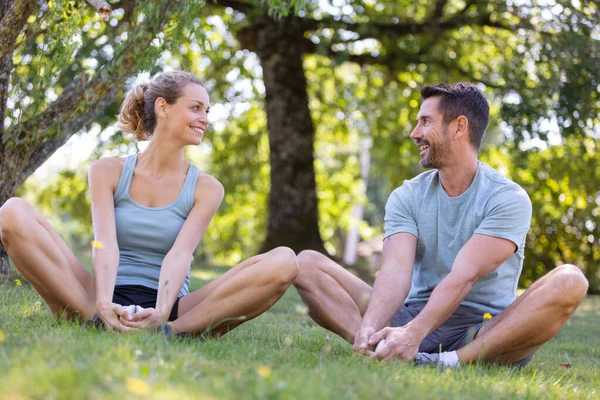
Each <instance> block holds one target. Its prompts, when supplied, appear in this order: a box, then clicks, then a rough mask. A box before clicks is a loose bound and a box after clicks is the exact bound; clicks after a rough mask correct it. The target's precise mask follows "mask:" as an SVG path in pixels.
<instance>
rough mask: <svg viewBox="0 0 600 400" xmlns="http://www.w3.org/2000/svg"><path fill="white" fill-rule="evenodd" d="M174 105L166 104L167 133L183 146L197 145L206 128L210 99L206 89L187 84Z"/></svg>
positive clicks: (194, 84)
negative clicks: (183, 144)
mask: <svg viewBox="0 0 600 400" xmlns="http://www.w3.org/2000/svg"><path fill="white" fill-rule="evenodd" d="M181 93H182V94H181V96H180V97H179V98H178V99H177V101H176V102H175V104H167V105H166V108H165V119H166V121H165V122H167V123H168V125H167V126H168V131H169V132H170V134H171V135H173V136H174V137H176V138H179V139H182V140H183V142H185V144H194V145H198V144H200V142H201V141H202V138H203V137H204V132H205V131H206V129H207V128H208V112H209V110H210V99H209V98H208V93H207V92H206V89H204V88H203V87H202V86H200V85H198V84H196V83H188V84H187V85H185V86H184V87H183V89H182V90H181Z"/></svg>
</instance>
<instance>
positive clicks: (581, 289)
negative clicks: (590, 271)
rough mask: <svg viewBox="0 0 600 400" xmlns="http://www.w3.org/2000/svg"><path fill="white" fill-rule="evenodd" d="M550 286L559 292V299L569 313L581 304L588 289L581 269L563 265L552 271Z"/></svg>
mask: <svg viewBox="0 0 600 400" xmlns="http://www.w3.org/2000/svg"><path fill="white" fill-rule="evenodd" d="M552 275H553V280H552V286H553V287H555V288H557V289H559V290H560V297H561V298H562V299H563V300H564V301H565V303H566V305H567V306H569V308H571V309H572V310H571V312H572V311H575V308H577V306H578V305H579V303H581V301H582V300H583V298H584V297H585V295H586V294H587V290H588V287H589V283H588V280H587V279H586V278H585V275H583V272H582V271H581V269H579V268H578V267H577V266H575V265H572V264H564V265H561V266H560V267H557V268H555V269H554V270H553V271H552Z"/></svg>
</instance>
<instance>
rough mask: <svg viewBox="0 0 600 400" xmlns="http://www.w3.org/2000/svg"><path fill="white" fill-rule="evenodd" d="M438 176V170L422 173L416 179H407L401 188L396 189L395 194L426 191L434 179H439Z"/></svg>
mask: <svg viewBox="0 0 600 400" xmlns="http://www.w3.org/2000/svg"><path fill="white" fill-rule="evenodd" d="M437 176H438V174H437V169H432V170H430V171H425V172H422V173H420V174H419V175H417V176H415V177H414V178H411V179H406V180H405V181H404V182H402V185H401V186H399V187H397V188H396V189H394V192H404V191H406V192H419V191H424V190H425V189H426V188H427V187H428V186H429V184H430V183H431V182H432V181H433V180H434V179H437Z"/></svg>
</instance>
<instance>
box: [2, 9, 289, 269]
mask: <svg viewBox="0 0 600 400" xmlns="http://www.w3.org/2000/svg"><path fill="white" fill-rule="evenodd" d="M88 2H89V3H90V5H93V6H94V7H93V8H94V9H92V8H91V7H88V6H87V5H85V4H83V3H81V2H78V3H76V2H72V1H70V0H55V1H48V2H46V1H42V0H7V1H3V2H2V4H1V5H0V33H1V35H0V116H1V117H2V121H3V122H4V123H3V124H0V160H1V162H0V204H3V203H4V202H5V201H6V200H7V199H8V198H9V197H11V196H12V195H13V194H14V192H15V189H16V188H17V187H19V186H20V185H21V184H22V182H23V181H24V180H25V178H27V177H28V176H29V175H30V174H31V173H33V171H35V169H37V167H39V166H40V165H41V164H42V163H43V162H44V161H45V160H47V159H48V157H49V156H50V155H52V154H53V153H54V152H55V151H56V150H57V149H58V148H59V147H61V146H62V145H63V144H64V143H65V142H66V141H67V139H68V138H69V137H70V136H72V135H73V134H75V133H77V132H79V131H81V130H82V129H84V128H85V127H87V126H89V124H90V123H91V122H92V121H94V120H96V121H98V119H97V118H100V120H99V121H100V123H103V122H104V123H105V124H106V123H108V122H113V121H114V111H115V105H116V102H115V100H117V99H118V98H120V97H121V96H122V95H123V88H124V86H125V82H126V80H127V79H128V78H131V77H133V76H135V75H137V73H138V72H139V71H143V70H150V71H153V70H156V69H157V66H156V65H155V63H154V62H155V60H157V59H159V57H160V55H161V53H162V52H163V51H164V50H165V49H169V48H171V47H172V46H175V45H177V46H178V45H179V44H180V43H182V42H183V41H184V39H185V40H186V41H189V42H191V41H196V42H197V41H198V38H200V40H201V38H202V32H201V31H199V30H198V29H197V28H198V24H195V23H194V19H195V16H196V15H197V14H198V12H199V10H201V9H202V8H203V6H204V3H203V2H202V1H194V2H188V1H180V0H174V1H170V0H159V1H155V2H138V1H136V0H123V1H119V2H114V7H115V8H117V11H118V12H115V14H114V17H113V18H111V19H109V18H108V12H109V9H110V7H111V6H110V5H109V4H108V3H106V2H105V1H100V0H89V1H88ZM270 3H272V4H273V5H274V6H276V7H277V10H278V12H285V11H286V10H287V8H286V7H287V6H286V4H285V2H284V4H279V2H278V1H276V0H273V1H271V2H270ZM96 11H98V12H99V13H100V16H101V17H102V18H103V19H105V20H107V21H106V22H108V23H106V22H102V21H99V20H98V19H99V18H98V15H97V13H96ZM107 110H111V111H112V117H111V118H108V119H107V118H104V119H103V118H102V116H103V115H102V114H103V113H105V112H106V111H107ZM104 116H105V117H106V115H104ZM7 260H8V257H7V256H6V252H5V250H4V248H3V247H2V246H1V245H0V272H6V271H7V267H8V263H7Z"/></svg>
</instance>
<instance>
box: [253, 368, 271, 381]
mask: <svg viewBox="0 0 600 400" xmlns="http://www.w3.org/2000/svg"><path fill="white" fill-rule="evenodd" d="M256 373H257V374H259V375H260V376H262V377H263V378H268V377H270V376H271V368H269V367H268V366H266V365H261V366H260V367H258V368H257V369H256Z"/></svg>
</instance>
